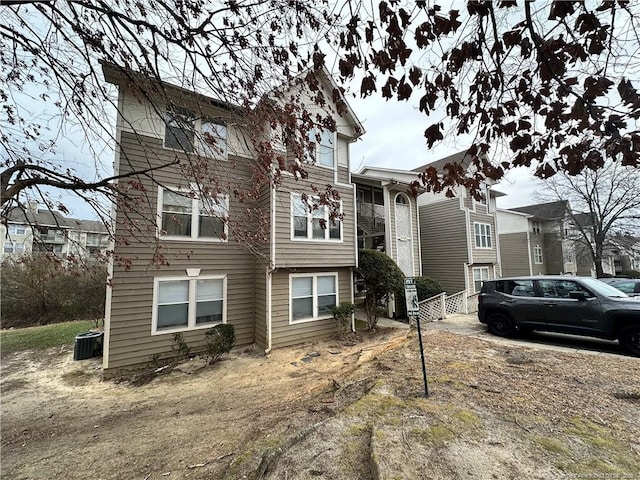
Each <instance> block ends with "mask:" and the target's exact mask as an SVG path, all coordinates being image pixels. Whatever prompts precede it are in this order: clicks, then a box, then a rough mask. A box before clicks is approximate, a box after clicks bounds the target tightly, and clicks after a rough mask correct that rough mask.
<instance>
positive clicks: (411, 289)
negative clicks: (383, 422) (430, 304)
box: [404, 277, 429, 397]
mask: <svg viewBox="0 0 640 480" xmlns="http://www.w3.org/2000/svg"><path fill="white" fill-rule="evenodd" d="M404 298H405V300H406V303H407V315H408V316H409V318H411V317H414V318H415V319H416V324H417V325H418V341H419V342H420V358H421V359H422V378H423V379H424V396H425V397H428V396H429V384H428V382H427V368H426V367H425V364H424V347H423V346H422V330H421V328H420V306H419V305H418V290H417V288H416V280H415V278H412V277H407V278H405V279H404Z"/></svg>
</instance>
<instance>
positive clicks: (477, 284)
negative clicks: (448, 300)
mask: <svg viewBox="0 0 640 480" xmlns="http://www.w3.org/2000/svg"><path fill="white" fill-rule="evenodd" d="M485 280H489V267H474V268H473V292H474V293H479V292H480V289H481V288H482V282H484V281H485Z"/></svg>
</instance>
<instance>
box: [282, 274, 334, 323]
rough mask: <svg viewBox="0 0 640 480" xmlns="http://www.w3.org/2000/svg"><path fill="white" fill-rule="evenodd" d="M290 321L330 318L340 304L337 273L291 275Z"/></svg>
mask: <svg viewBox="0 0 640 480" xmlns="http://www.w3.org/2000/svg"><path fill="white" fill-rule="evenodd" d="M289 286H290V298H291V302H290V310H291V313H290V317H289V318H290V322H291V323H296V322H305V321H310V320H317V319H320V318H330V317H331V316H332V313H331V309H332V308H333V307H335V306H336V305H337V304H338V274H337V273H317V274H310V273H300V274H292V275H291V276H290V277H289Z"/></svg>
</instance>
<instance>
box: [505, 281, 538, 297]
mask: <svg viewBox="0 0 640 480" xmlns="http://www.w3.org/2000/svg"><path fill="white" fill-rule="evenodd" d="M496 291H498V292H502V293H506V294H509V295H514V296H517V297H535V296H536V293H535V289H534V287H533V280H498V281H496Z"/></svg>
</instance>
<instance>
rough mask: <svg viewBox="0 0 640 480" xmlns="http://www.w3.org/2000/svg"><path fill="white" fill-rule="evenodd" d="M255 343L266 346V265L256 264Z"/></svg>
mask: <svg viewBox="0 0 640 480" xmlns="http://www.w3.org/2000/svg"><path fill="white" fill-rule="evenodd" d="M255 274H256V276H255V343H256V345H257V346H258V347H260V348H266V347H267V320H268V319H267V307H268V306H267V288H268V286H267V279H266V274H267V267H263V266H261V265H259V264H258V265H257V266H256V269H255Z"/></svg>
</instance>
